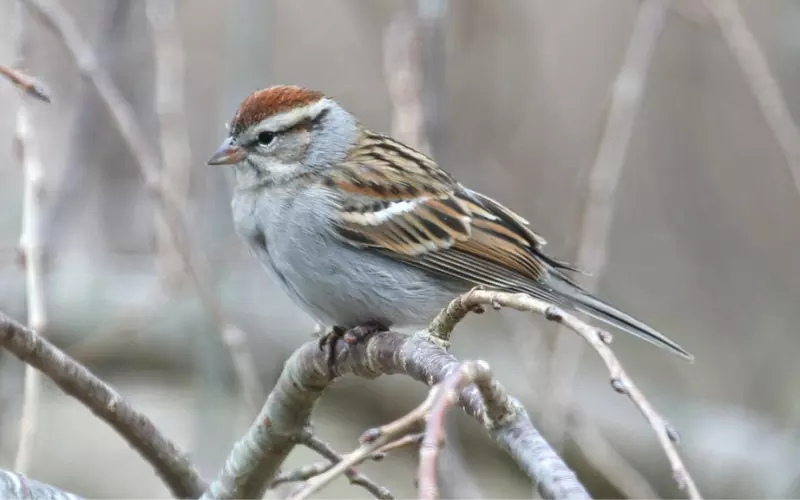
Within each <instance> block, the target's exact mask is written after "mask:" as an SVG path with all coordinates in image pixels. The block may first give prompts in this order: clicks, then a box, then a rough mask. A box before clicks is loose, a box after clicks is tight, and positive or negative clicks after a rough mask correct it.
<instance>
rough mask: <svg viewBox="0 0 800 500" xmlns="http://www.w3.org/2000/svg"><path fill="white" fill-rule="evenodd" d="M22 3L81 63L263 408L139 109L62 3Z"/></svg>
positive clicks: (248, 361) (246, 386)
mask: <svg viewBox="0 0 800 500" xmlns="http://www.w3.org/2000/svg"><path fill="white" fill-rule="evenodd" d="M21 1H22V2H25V4H26V5H27V6H28V7H29V8H30V9H31V11H32V12H33V13H35V14H36V15H37V16H38V17H39V18H40V19H42V21H44V23H45V24H47V25H48V26H49V27H50V28H52V30H53V32H54V33H55V34H56V35H57V36H58V37H59V38H60V39H61V40H62V42H63V43H64V46H65V47H66V48H67V50H68V51H69V52H70V54H71V55H72V58H73V59H74V60H75V62H76V63H77V66H78V70H79V71H80V73H81V74H82V75H83V76H84V78H86V79H87V80H88V81H90V82H91V83H92V85H94V87H95V88H96V89H97V92H98V94H99V95H100V98H101V99H102V101H103V102H104V103H105V105H106V107H107V108H108V111H109V113H110V114H111V116H112V117H113V119H114V121H115V122H116V124H117V127H118V128H119V130H120V133H121V135H122V137H123V138H124V139H125V141H126V142H127V143H128V147H129V148H130V150H131V152H132V154H133V156H134V157H135V158H136V161H137V163H138V165H139V168H140V169H141V172H142V177H143V178H144V182H145V186H146V187H147V189H148V192H149V193H150V194H151V195H152V196H153V197H154V199H155V200H156V201H157V203H158V207H159V210H160V211H161V213H162V216H163V220H164V222H165V224H166V225H167V226H168V227H169V233H170V235H171V237H172V238H173V243H174V245H175V247H176V248H177V249H178V251H179V252H180V255H181V258H182V261H183V266H184V268H185V269H186V272H187V273H188V274H189V276H190V278H191V281H192V283H193V285H194V287H195V291H196V292H197V295H198V297H199V298H200V301H201V302H202V304H203V306H204V307H205V309H206V311H207V312H208V314H209V315H210V316H211V318H212V320H213V321H214V323H215V324H216V326H217V328H218V329H219V331H220V335H221V336H222V339H223V342H224V344H225V346H226V347H227V348H228V350H229V351H230V354H231V358H232V359H233V365H234V369H235V370H236V373H237V376H238V378H239V383H240V385H241V388H242V393H243V396H244V398H245V400H246V402H247V404H248V405H249V406H250V407H252V408H257V407H258V405H259V404H260V401H262V400H263V394H264V391H263V389H262V388H261V384H260V381H259V379H258V375H257V371H256V369H255V366H254V364H253V360H252V357H251V355H250V351H249V349H248V348H247V345H246V338H247V336H246V334H245V333H244V332H243V331H242V330H241V329H240V328H238V327H237V326H235V325H233V324H232V323H230V322H229V321H228V319H227V318H226V316H225V313H224V311H223V309H222V306H221V305H220V303H219V301H218V300H217V298H216V296H215V295H214V293H213V291H212V290H211V288H210V287H209V285H208V277H207V276H208V272H207V271H208V264H207V261H206V259H205V256H204V255H203V253H202V252H201V251H200V249H199V248H198V247H197V246H194V243H193V242H192V241H191V240H190V238H189V233H188V231H187V228H186V223H185V221H186V218H185V216H184V213H183V211H182V209H181V201H180V198H179V197H178V196H176V195H175V193H174V192H173V191H172V190H171V189H170V185H169V184H166V183H164V182H163V181H162V178H161V172H160V168H159V165H160V159H159V157H158V155H157V154H156V153H155V151H154V150H153V148H152V147H150V145H149V144H148V142H147V139H146V137H145V135H144V133H143V131H142V129H141V127H140V126H139V124H138V123H137V122H136V118H135V116H134V113H133V110H132V109H131V107H130V106H129V105H128V103H127V101H126V100H125V98H124V97H123V96H122V93H121V92H120V91H119V89H118V88H117V86H116V85H115V84H114V82H113V81H112V80H111V78H110V77H109V75H108V74H107V73H106V72H105V71H104V70H103V69H102V68H101V67H100V65H99V63H98V60H97V57H96V56H95V55H94V53H93V51H92V47H91V46H90V45H89V44H88V43H87V42H86V40H85V39H84V38H83V36H82V34H81V32H80V31H79V30H78V27H77V25H76V24H75V21H74V20H73V19H72V18H71V17H70V15H69V13H68V12H67V11H66V10H64V8H63V7H62V6H61V5H60V4H59V3H58V2H57V1H55V0H21Z"/></svg>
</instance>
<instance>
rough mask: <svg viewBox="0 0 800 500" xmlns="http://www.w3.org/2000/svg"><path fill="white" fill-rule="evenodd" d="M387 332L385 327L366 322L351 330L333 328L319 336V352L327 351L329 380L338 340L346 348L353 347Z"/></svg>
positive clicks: (331, 376)
mask: <svg viewBox="0 0 800 500" xmlns="http://www.w3.org/2000/svg"><path fill="white" fill-rule="evenodd" d="M388 330H389V329H388V328H387V327H386V326H385V325H383V324H381V323H379V322H377V321H368V322H366V323H364V324H363V325H358V326H354V327H353V328H344V327H342V326H334V327H333V329H332V330H331V331H330V332H328V333H326V334H325V335H323V336H321V337H320V338H319V350H320V351H324V350H326V349H327V352H328V375H329V377H330V378H331V379H333V378H334V377H335V371H334V368H335V366H336V346H337V344H338V343H339V341H340V340H342V341H344V343H345V344H347V345H348V346H354V345H356V344H358V343H359V342H364V341H365V340H367V339H368V338H369V337H370V336H371V335H374V334H376V333H379V332H386V331H388Z"/></svg>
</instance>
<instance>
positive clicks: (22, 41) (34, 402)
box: [14, 1, 47, 474]
mask: <svg viewBox="0 0 800 500" xmlns="http://www.w3.org/2000/svg"><path fill="white" fill-rule="evenodd" d="M15 8H16V14H17V15H16V23H15V27H16V38H17V40H16V43H17V51H18V54H17V56H18V60H19V65H20V66H24V65H25V62H26V60H27V58H28V52H29V51H30V47H29V45H30V40H29V38H28V34H27V30H26V29H25V28H26V26H25V24H26V23H25V21H26V20H25V17H24V14H25V13H24V11H23V7H22V4H21V3H20V2H19V1H18V2H16V4H15ZM14 139H15V145H16V148H15V149H16V154H17V161H18V162H19V164H20V166H21V168H22V171H23V179H24V187H23V190H22V192H23V194H22V234H21V235H20V242H19V247H20V251H21V252H22V256H23V262H24V265H25V303H26V306H27V309H28V328H31V329H32V330H34V331H36V332H39V333H40V334H41V333H42V332H44V330H45V328H46V327H47V309H46V307H45V298H44V277H43V269H42V260H43V259H42V253H43V250H42V234H41V233H42V193H43V186H44V168H43V167H42V163H41V161H40V160H39V157H38V155H37V151H35V150H34V147H33V140H32V139H33V133H32V131H31V117H30V112H29V110H28V108H27V104H26V102H25V99H24V98H22V99H20V102H19V108H18V110H17V129H16V134H15V137H14ZM24 377H25V379H24V380H25V383H24V386H25V387H24V392H23V400H22V416H21V417H20V430H19V440H18V444H17V455H16V458H15V460H14V469H15V471H16V472H18V473H20V474H25V473H27V471H28V468H29V467H30V463H31V456H32V453H33V441H34V438H35V436H36V422H37V419H38V417H39V399H40V393H41V377H40V376H39V372H37V371H36V370H35V369H34V368H33V367H31V366H30V365H26V366H25V375H24Z"/></svg>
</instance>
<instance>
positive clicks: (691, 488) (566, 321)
mask: <svg viewBox="0 0 800 500" xmlns="http://www.w3.org/2000/svg"><path fill="white" fill-rule="evenodd" d="M484 305H491V306H492V307H494V308H495V309H499V308H501V307H510V308H512V309H516V310H518V311H528V312H533V313H536V314H541V315H543V316H544V317H546V318H547V319H548V320H550V321H555V322H556V323H559V324H561V325H563V326H564V327H566V328H567V329H569V330H572V331H573V332H575V333H577V334H578V335H580V336H581V337H582V338H583V339H584V340H585V341H586V342H588V343H589V345H590V346H592V348H594V350H595V351H596V352H597V354H598V355H599V356H600V359H602V360H603V363H605V365H606V368H608V371H609V374H610V375H611V386H612V388H613V389H614V390H615V391H617V392H618V393H620V394H624V395H627V396H628V397H629V398H630V399H631V401H633V404H634V405H636V407H637V408H638V409H639V411H640V412H641V413H642V415H643V416H644V417H645V419H646V420H647V422H648V423H649V424H650V426H651V427H652V428H653V430H654V431H655V433H656V437H657V438H658V441H659V443H660V445H661V447H662V448H663V449H664V452H665V453H666V455H667V458H668V459H669V462H670V465H671V466H672V473H673V476H674V477H675V481H676V482H677V483H678V486H679V487H680V488H682V489H684V490H685V491H686V492H687V493H688V495H689V498H701V496H700V492H699V491H698V489H697V486H695V484H694V480H693V479H692V476H691V475H690V474H689V471H688V470H687V469H686V466H685V465H684V464H683V460H682V459H681V457H680V455H679V454H678V450H677V449H676V447H675V443H676V442H677V441H678V434H677V432H676V431H675V430H674V429H673V428H672V427H671V426H669V424H668V423H667V422H666V420H664V418H663V417H662V416H661V415H660V414H659V413H658V412H656V410H655V409H654V408H653V407H652V405H651V404H650V402H649V401H648V400H647V398H645V396H644V394H643V393H642V392H641V391H640V390H639V388H638V387H636V384H634V383H633V380H631V378H630V377H629V376H628V374H627V373H626V372H625V370H623V368H622V365H621V364H620V362H619V360H618V359H617V357H616V356H615V355H614V351H612V350H611V348H610V347H609V346H608V344H610V343H611V335H610V334H609V333H608V332H605V331H603V330H599V329H597V328H593V327H592V326H590V325H589V324H587V323H585V322H583V321H581V320H580V319H578V318H577V317H576V316H573V315H571V314H567V313H566V312H564V311H562V310H561V309H559V308H557V307H554V306H552V305H551V304H549V303H547V302H544V301H542V300H538V299H535V298H533V297H531V296H529V295H526V294H523V293H514V294H512V293H504V292H491V291H485V290H473V291H472V292H470V293H468V294H465V295H463V296H461V297H459V298H458V299H456V300H454V301H453V302H451V303H450V305H448V306H447V308H446V309H445V310H444V311H442V312H441V313H440V314H439V316H437V318H436V319H435V320H434V321H433V323H431V334H432V335H435V336H436V337H438V338H441V339H443V340H448V339H449V337H450V334H451V333H452V329H453V326H454V325H455V324H457V323H458V322H459V321H461V319H463V318H464V317H465V316H466V315H467V314H468V313H469V312H470V311H472V310H475V309H476V308H478V307H481V306H484Z"/></svg>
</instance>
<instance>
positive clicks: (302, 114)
mask: <svg viewBox="0 0 800 500" xmlns="http://www.w3.org/2000/svg"><path fill="white" fill-rule="evenodd" d="M330 106H331V101H330V99H328V98H322V99H320V100H318V101H316V102H313V103H311V104H309V105H307V106H303V107H300V108H295V109H292V110H290V111H284V112H283V113H278V114H277V115H275V116H270V117H269V118H267V119H265V120H264V121H262V122H261V126H260V127H259V128H262V129H265V130H269V131H272V132H280V131H282V130H286V129H290V128H292V127H294V126H295V125H297V124H298V123H301V122H303V121H306V120H313V119H314V118H316V117H318V116H319V114H320V113H322V112H323V111H325V110H326V109H328V108H330Z"/></svg>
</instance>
